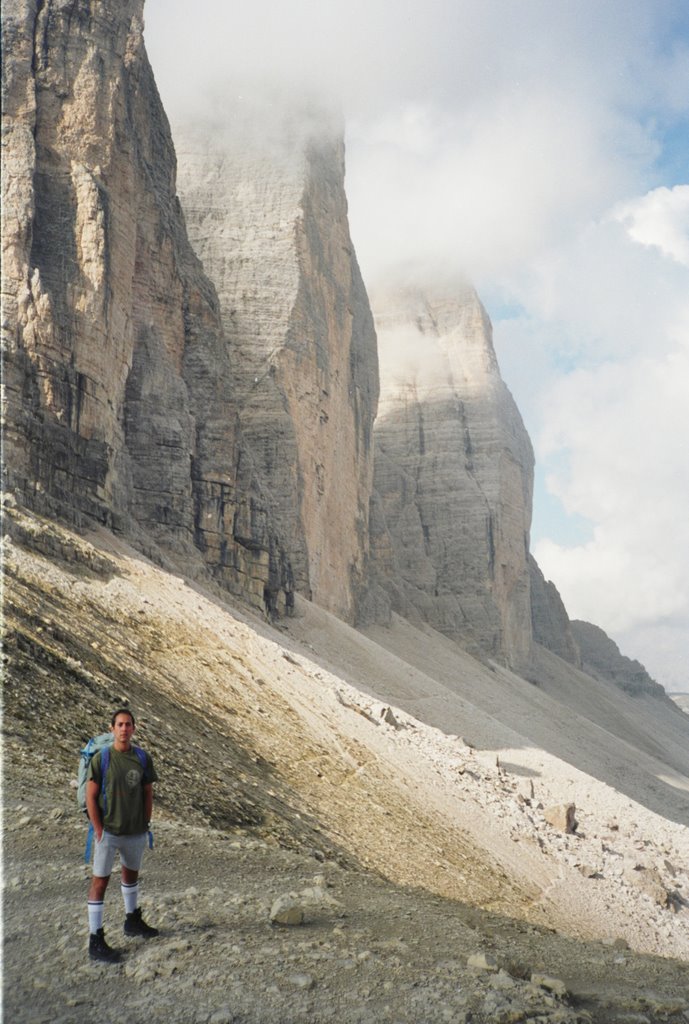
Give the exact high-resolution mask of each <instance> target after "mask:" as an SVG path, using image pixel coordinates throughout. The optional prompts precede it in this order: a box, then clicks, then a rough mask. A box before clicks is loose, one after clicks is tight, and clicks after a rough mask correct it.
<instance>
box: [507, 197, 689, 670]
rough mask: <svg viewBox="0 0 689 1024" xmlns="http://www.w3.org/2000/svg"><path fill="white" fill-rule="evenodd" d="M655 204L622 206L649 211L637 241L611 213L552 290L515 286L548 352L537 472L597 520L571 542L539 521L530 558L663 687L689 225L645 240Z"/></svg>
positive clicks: (682, 474)
mask: <svg viewBox="0 0 689 1024" xmlns="http://www.w3.org/2000/svg"><path fill="white" fill-rule="evenodd" d="M664 191H666V192H667V191H668V190H664ZM682 191H683V190H674V192H675V195H674V201H675V202H676V201H677V198H678V197H677V193H679V198H680V201H681V200H682ZM661 198H662V202H661V204H658V203H657V202H656V200H657V199H658V195H657V190H655V191H653V192H650V193H649V194H647V195H646V196H643V197H639V198H638V200H636V201H634V202H630V203H628V204H626V209H627V210H629V211H634V212H636V211H645V212H648V211H655V213H656V216H655V217H653V218H651V217H647V219H646V220H645V221H644V222H643V223H644V233H643V235H642V236H641V237H640V231H639V229H638V223H639V221H638V220H635V219H634V218H629V219H628V218H627V217H626V216H625V217H624V218H622V224H623V227H622V228H621V226H620V220H621V218H620V217H619V216H618V213H619V208H616V210H615V211H613V214H611V215H610V216H608V217H604V218H603V219H602V220H601V222H599V223H598V224H597V225H590V226H589V227H588V228H587V230H586V231H585V232H584V233H583V236H582V239H580V240H579V241H578V242H575V243H573V244H572V245H571V246H570V247H568V249H567V251H566V253H560V254H559V258H555V257H554V258H553V259H551V260H548V261H546V265H547V268H548V279H547V285H544V284H543V282H542V280H541V277H542V273H543V270H542V268H541V274H538V273H534V275H533V279H532V290H531V292H529V288H528V284H526V283H525V282H523V281H522V292H521V298H522V301H523V302H524V303H525V304H526V305H527V306H528V307H529V309H530V310H531V311H532V315H534V316H535V317H537V318H538V322H539V326H540V338H541V340H542V341H544V345H545V353H546V355H545V357H543V355H542V359H541V363H540V374H541V376H540V381H539V383H538V385H537V387H536V393H535V396H534V397H533V400H532V404H531V408H530V416H531V419H532V430H533V432H534V437H535V448H536V458H537V466H539V467H540V471H541V473H544V474H545V476H546V482H547V487H548V490H549V492H550V493H551V494H552V495H554V496H555V497H556V498H557V499H559V501H560V502H561V504H562V506H563V507H564V509H565V511H566V512H567V514H568V515H570V516H572V517H576V518H580V519H584V520H586V521H588V522H589V523H590V524H592V535H591V536H590V538H589V539H587V540H585V541H584V542H581V543H574V544H571V543H565V542H562V541H561V540H560V539H559V538H558V536H557V535H554V534H553V532H552V531H550V530H549V524H548V523H547V522H541V523H540V526H539V527H538V529H537V530H536V531H535V537H534V543H533V548H534V553H535V555H536V558H537V560H538V561H539V564H540V565H541V568H542V569H543V571H544V573H545V574H546V576H547V577H548V578H550V579H553V580H554V581H555V583H556V585H557V587H558V589H559V590H560V592H561V594H562V597H563V599H564V601H565V605H566V607H567V609H568V611H569V613H570V615H571V616H572V617H574V618H583V619H586V620H588V621H591V622H595V623H597V624H598V625H601V626H602V627H603V628H604V629H606V631H608V632H610V633H611V634H612V635H613V636H614V637H615V639H617V640H618V643H620V644H621V645H623V646H622V649H623V651H624V652H625V653H627V654H630V656H636V657H638V658H639V659H640V660H642V661H644V663H645V664H647V667H649V670H650V671H651V672H652V673H655V674H657V676H658V677H659V678H660V679H661V680H663V681H668V680H670V679H674V680H676V679H677V678H678V676H677V673H678V666H679V665H680V664H681V663H682V660H684V664H685V665H686V661H687V655H688V654H689V649H688V648H689V578H688V577H687V573H686V566H687V565H689V518H688V517H687V516H686V508H687V507H689V474H687V473H686V471H685V466H686V438H687V437H689V273H688V272H687V267H686V266H685V265H684V264H683V262H682V261H683V252H684V249H683V245H682V242H683V241H684V242H686V241H687V239H688V238H689V231H687V227H689V225H688V226H685V229H684V235H681V234H680V233H679V232H674V231H673V233H672V235H671V236H670V237H671V239H672V252H673V253H674V254H675V255H674V256H673V255H670V251H669V246H668V244H667V243H666V244H664V245H663V246H660V245H658V244H656V243H655V241H654V243H653V244H651V245H649V244H648V240H649V239H654V240H655V239H663V240H666V239H667V237H668V236H667V235H666V234H664V233H663V225H664V223H665V217H666V213H667V205H668V204H667V199H668V196H662V197H661ZM677 223H678V222H677V221H675V227H676V226H677ZM584 240H585V245H584V244H583V243H584ZM583 251H585V252H586V260H585V261H584V260H583V259H582V258H581V254H582V252H583ZM611 268H612V269H611ZM577 296H578V298H579V303H578V304H577V303H576V298H577ZM549 318H550V323H551V330H550V331H548V329H547V324H548V322H549ZM562 324H566V325H567V332H566V333H565V335H564V336H562V337H560V338H558V337H556V329H557V327H558V326H561V325H562ZM496 335H497V337H499V336H500V330H499V329H498V330H497V331H496ZM563 351H564V352H565V355H566V357H567V360H568V362H569V365H568V367H567V369H566V372H562V369H561V365H558V364H559V362H560V356H559V353H560V354H561V353H562V352H563ZM536 365H539V364H536ZM573 367H574V368H573ZM537 520H538V516H537V515H536V516H535V521H537ZM661 635H662V638H663V642H662V645H660V646H659V647H654V646H653V644H652V643H651V638H652V637H659V636H661Z"/></svg>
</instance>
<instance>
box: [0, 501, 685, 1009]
mask: <svg viewBox="0 0 689 1024" xmlns="http://www.w3.org/2000/svg"><path fill="white" fill-rule="evenodd" d="M11 518H12V522H11V523H10V526H11V533H12V540H9V539H8V543H7V547H6V558H5V579H6V582H5V594H4V606H5V619H6V623H5V624H6V637H5V670H6V682H5V696H4V718H3V733H4V737H3V739H4V772H3V776H4V777H3V782H4V785H3V803H4V821H3V825H4V836H5V839H4V872H3V878H4V886H5V889H4V906H3V909H4V921H3V929H4V1013H5V1017H4V1019H6V1020H7V1021H13V1022H17V1024H34V1022H36V1024H38V1022H46V1024H47V1022H51V1024H53V1022H55V1024H68V1022H73V1024H86V1022H91V1021H96V1020H97V1021H99V1022H100V1021H102V1022H104V1024H108V1022H111V1021H112V1022H114V1021H115V1020H118V1021H119V1020H121V1019H122V1018H123V1017H126V1019H127V1020H128V1021H130V1022H133V1024H139V1022H140V1024H144V1022H146V1021H149V1020H165V1021H170V1022H180V1024H197V1022H199V1024H200V1022H203V1024H206V1022H213V1024H223V1022H237V1024H239V1022H244V1024H289V1022H295V1024H297V1022H299V1024H321V1022H323V1024H325V1022H328V1021H337V1022H343V1024H349V1022H351V1024H354V1022H361V1024H369V1022H370V1024H373V1022H385V1021H390V1022H400V1024H401V1022H410V1024H411V1022H415V1024H426V1022H427V1024H435V1022H442V1021H450V1022H455V1021H456V1022H465V1024H466V1022H468V1021H473V1022H474V1024H482V1022H484V1024H487V1022H493V1021H495V1022H508V1021H514V1022H517V1021H527V1020H531V1021H542V1022H553V1024H554V1022H560V1024H573V1022H575V1021H580V1022H584V1021H592V1022H600V1024H623V1022H626V1024H644V1022H651V1024H660V1022H672V1024H686V1022H687V1021H689V968H688V963H689V912H688V908H687V905H686V897H687V893H688V892H689V842H688V841H687V829H686V825H685V824H683V823H682V822H681V820H679V819H680V817H681V815H682V813H683V807H684V805H683V803H682V797H681V793H682V791H681V789H678V786H679V785H680V783H679V781H678V776H677V773H676V772H675V774H674V775H673V772H672V771H671V770H670V769H668V770H667V778H668V779H670V780H671V781H672V782H673V785H672V787H670V788H671V792H672V793H677V794H678V798H677V799H676V800H675V801H674V802H673V800H672V799H670V798H669V797H668V798H667V799H668V801H669V802H668V807H669V812H668V816H667V817H665V816H663V815H662V814H659V813H658V810H657V807H658V806H659V802H660V799H661V797H663V794H664V793H665V791H664V790H659V791H658V792H657V793H655V795H654V794H650V795H654V801H655V803H654V807H655V808H656V809H654V810H650V809H649V807H648V806H647V805H646V804H647V803H649V802H653V801H646V802H645V803H644V802H643V801H641V802H634V801H632V800H630V799H629V798H628V797H627V796H624V797H622V796H620V794H619V792H618V791H617V790H616V789H614V788H613V787H612V786H611V785H609V784H607V783H603V782H601V781H600V780H599V779H596V778H594V777H592V776H591V775H588V774H585V773H582V772H581V771H578V770H577V769H576V768H574V767H573V766H572V765H571V764H563V763H562V762H560V761H559V760H558V759H557V758H555V757H554V756H553V755H552V754H549V753H548V752H547V751H545V750H543V749H540V750H536V749H532V748H530V747H528V746H526V745H524V744H522V745H521V746H520V745H519V744H518V743H517V742H516V738H515V735H514V734H513V733H510V732H509V730H507V731H505V729H504V728H503V727H502V726H500V724H499V722H498V721H497V719H495V718H490V720H488V719H486V721H485V722H484V718H485V713H484V712H481V713H480V714H479V712H478V711H476V710H475V709H474V711H473V712H472V710H471V708H470V707H469V706H468V705H467V706H464V705H463V717H464V720H465V721H466V723H467V726H468V727H470V728H471V732H472V738H473V740H476V739H477V737H478V738H481V739H482V742H481V743H480V744H478V745H476V744H475V743H469V742H468V741H467V740H461V739H460V738H459V737H458V736H457V735H454V734H452V733H450V732H448V731H443V730H439V729H437V728H434V727H431V726H428V725H426V724H425V723H424V722H422V721H421V720H420V719H416V718H414V717H413V716H411V715H410V714H408V712H406V711H405V710H404V709H402V708H400V707H399V706H393V705H390V704H387V705H386V704H384V703H381V701H380V700H379V699H378V698H376V697H375V696H371V694H367V693H365V692H363V691H362V690H361V689H360V688H357V686H356V685H354V681H355V677H356V676H357V674H358V673H359V672H363V671H364V668H365V667H366V666H368V660H367V659H368V658H370V657H373V654H374V653H375V645H372V644H369V646H367V647H365V649H363V648H362V649H360V650H359V653H358V654H355V653H354V652H353V651H352V650H350V646H351V645H352V644H355V643H356V644H359V642H360V640H359V639H358V635H355V634H354V633H353V631H348V632H347V631H343V632H341V633H340V632H332V630H336V631H337V630H339V627H336V626H332V625H328V626H327V629H328V630H330V631H331V632H330V635H329V640H328V643H326V639H327V638H326V637H325V634H324V630H325V629H326V626H325V624H324V623H323V621H320V620H319V624H318V628H316V625H315V624H314V623H313V622H310V620H308V617H302V619H301V620H300V622H299V623H295V624H294V625H293V626H290V627H289V628H288V629H287V630H285V628H284V624H283V628H280V629H278V630H276V629H275V628H273V627H269V626H267V625H261V624H260V623H257V622H254V621H252V620H250V619H249V618H247V617H246V615H244V613H242V612H241V611H239V610H237V609H234V610H233V609H231V608H230V607H229V606H227V605H226V604H225V603H224V602H223V601H222V600H221V599H220V598H219V597H218V596H216V595H214V594H213V593H212V592H209V591H207V590H206V591H203V590H201V589H200V588H199V587H197V586H196V585H195V584H193V582H192V581H188V580H187V581H184V580H181V579H179V578H177V577H174V576H171V575H170V574H169V573H164V572H162V571H160V570H159V569H156V568H154V567H153V566H151V565H150V563H146V562H145V561H144V560H142V559H141V558H140V557H139V556H136V555H135V554H134V553H133V552H131V551H128V550H127V549H124V548H122V549H120V550H118V549H117V545H116V544H115V543H114V542H108V544H109V545H110V546H109V547H108V545H106V544H105V543H104V542H99V543H95V542H93V540H92V541H91V542H87V541H85V540H84V539H82V538H77V537H75V536H74V535H72V534H68V533H67V532H66V531H62V530H60V529H59V528H58V527H55V526H54V525H51V524H46V523H44V522H42V521H39V520H36V519H34V518H26V517H21V516H19V515H18V514H16V515H15V513H13V512H11ZM307 627H308V628H307ZM333 643H334V644H335V648H336V649H337V650H338V651H339V652H340V656H341V657H342V658H344V657H345V654H346V655H347V664H346V666H344V663H343V669H342V671H341V674H340V675H336V674H334V673H333V671H332V669H333V665H332V656H331V653H332V650H330V653H328V655H327V657H326V655H325V654H324V653H321V654H319V647H320V648H321V651H324V650H325V648H326V647H328V644H333ZM376 657H379V656H378V655H377V654H376ZM357 659H358V662H357ZM345 669H346V670H345ZM366 671H367V672H369V671H372V669H371V666H368V667H367V668H366ZM471 671H472V672H475V673H477V678H478V673H480V671H481V670H480V668H478V667H475V668H472V669H471ZM375 674H376V682H377V684H378V686H383V685H384V683H385V667H384V662H383V660H379V661H378V662H377V668H376V669H375ZM393 675H394V677H395V678H396V679H398V678H399V666H398V665H396V666H395V667H394V673H393ZM491 678H495V679H497V680H498V682H500V678H499V674H496V673H494V672H493V673H492V674H491ZM409 679H410V683H409V685H410V686H411V685H412V683H413V686H414V688H415V689H414V692H415V693H417V694H418V692H419V691H418V686H419V681H418V679H413V680H412V677H411V675H410V677H409ZM486 679H488V677H486ZM503 683H504V681H503V682H501V685H503ZM496 685H497V684H496ZM509 685H510V686H514V685H516V684H515V683H514V682H513V681H509ZM486 686H488V682H486ZM434 692H435V699H436V700H437V699H438V694H439V693H440V687H439V686H438V688H437V689H436V690H435V691H434ZM507 699H508V698H507V691H506V690H505V692H504V696H503V703H504V701H506V700H507ZM123 700H128V701H129V702H131V704H132V706H133V707H135V708H136V710H137V712H138V714H139V718H138V725H139V741H140V742H141V743H142V745H144V746H146V747H147V748H148V749H150V750H151V751H152V752H153V754H154V756H155V758H156V763H157V766H158V770H159V774H160V776H161V781H160V783H159V785H158V786H157V793H158V796H157V805H156V814H155V819H156V821H155V834H156V848H155V850H154V851H153V852H152V853H150V854H147V862H146V864H145V870H144V874H143V906H144V909H145V913H146V916H147V918H149V919H150V921H151V922H152V923H154V924H156V925H157V926H159V927H160V929H161V935H160V937H159V938H157V939H155V940H151V941H150V942H148V943H144V942H141V941H136V940H126V939H125V938H124V936H123V935H122V931H121V922H122V917H123V914H122V907H121V898H120V896H119V892H118V884H117V882H118V879H117V877H116V876H114V877H113V881H112V884H111V890H110V891H109V893H108V899H107V904H106V919H105V927H106V935H107V937H108V938H109V940H110V941H111V943H112V944H117V945H119V946H120V947H121V948H122V949H123V950H124V951H125V956H124V959H123V962H122V964H121V965H118V966H111V965H108V966H100V965H94V964H92V963H90V962H89V960H88V957H87V936H86V931H87V927H86V887H87V878H88V869H87V868H86V867H85V865H84V864H83V860H82V855H83V842H84V838H85V828H84V824H83V821H82V820H80V817H79V814H78V812H77V811H76V808H75V800H74V788H73V784H74V778H75V774H76V751H78V749H79V746H80V745H81V744H82V743H83V741H84V740H85V739H86V738H87V737H88V736H89V735H91V734H92V733H93V732H96V731H99V730H100V728H102V726H103V724H104V723H105V721H106V720H107V717H108V714H109V711H110V710H111V708H112V707H113V706H115V705H118V704H120V703H121V702H122V701H123ZM449 707H450V705H449V704H448V705H447V709H449ZM515 707H516V705H515ZM535 707H536V705H534V708H535ZM447 709H446V713H447V714H448V715H449V711H448V710H447ZM534 713H535V712H534ZM472 714H473V717H472ZM482 723H483V725H482ZM482 730H483V731H482ZM491 730H492V734H491ZM491 735H492V740H491V742H488V740H489V738H490V737H491ZM510 737H511V741H512V742H511V743H508V742H507V740H508V739H509V738H510ZM638 760H639V761H640V762H641V761H643V755H642V754H641V753H639V754H638ZM630 770H631V769H630ZM639 785H641V783H639ZM567 793H575V794H576V797H577V816H578V817H579V819H580V825H579V827H578V830H577V832H576V833H573V834H567V833H564V832H562V831H561V830H559V829H557V828H556V827H554V826H552V825H549V824H548V822H547V820H546V814H547V811H548V806H549V804H550V803H551V801H556V800H559V799H560V798H561V797H562V795H563V794H567ZM639 795H640V796H641V795H642V794H639ZM280 897H289V899H288V902H290V903H291V905H292V913H293V915H295V916H296V919H297V920H299V919H301V918H302V916H303V921H302V923H300V924H294V925H281V924H279V923H271V910H272V909H273V908H274V906H275V903H276V901H278V900H279V899H280ZM661 954H662V955H661Z"/></svg>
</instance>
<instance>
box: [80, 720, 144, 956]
mask: <svg viewBox="0 0 689 1024" xmlns="http://www.w3.org/2000/svg"><path fill="white" fill-rule="evenodd" d="M134 729H135V723H134V715H133V714H132V713H131V711H130V710H129V708H120V709H119V710H117V711H116V712H115V713H114V715H113V716H112V719H111V722H110V731H111V732H112V733H113V735H114V737H115V739H114V743H113V744H112V746H111V747H110V748H109V753H108V755H107V767H106V771H105V785H103V771H102V764H103V753H104V752H103V751H102V750H101V751H98V752H97V753H96V754H94V756H93V757H92V758H91V762H90V764H89V767H88V772H87V776H86V779H87V781H86V810H87V812H88V816H89V818H90V820H91V824H92V825H93V830H94V833H95V837H96V843H95V847H96V851H95V854H94V857H93V877H92V879H91V886H90V888H89V894H88V915H89V932H90V935H89V956H90V957H91V959H92V960H104V961H106V962H109V963H116V962H117V961H118V960H119V959H120V954H119V953H118V952H117V950H114V949H112V948H111V947H110V946H109V945H108V944H107V942H106V941H105V934H104V929H103V904H104V900H105V890H106V889H107V887H108V882H109V881H110V875H111V873H112V868H113V864H114V861H115V852H116V851H119V854H120V862H121V865H122V883H121V887H122V898H123V899H124V909H125V914H126V917H125V922H124V933H125V935H135V936H136V935H138V936H141V937H142V938H145V939H150V938H153V936H155V935H157V934H158V930H157V928H151V927H150V925H148V924H146V922H145V921H144V920H143V918H142V917H141V910H140V908H139V905H138V904H139V870H140V868H141V861H142V858H143V855H144V848H145V846H146V835H147V833H148V829H149V824H150V821H151V812H152V810H153V783H154V782H156V781H157V775H156V772H155V768H154V767H153V761H152V760H151V757H150V755H149V754H144V752H143V751H141V750H138V751H137V749H136V748H135V747H134V746H133V745H132V736H133V734H134Z"/></svg>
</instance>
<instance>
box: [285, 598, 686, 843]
mask: <svg viewBox="0 0 689 1024" xmlns="http://www.w3.org/2000/svg"><path fill="white" fill-rule="evenodd" d="M298 609H299V618H297V619H296V620H291V621H290V623H289V626H288V629H289V632H290V635H291V636H293V637H294V638H295V639H297V640H299V641H300V642H302V643H306V645H307V647H308V649H309V650H310V651H311V652H312V653H311V655H310V656H311V657H316V659H317V660H318V659H322V660H323V664H325V665H327V666H328V667H329V668H331V669H332V670H333V671H338V672H339V673H340V674H341V675H343V678H346V679H347V680H348V681H349V682H350V683H351V684H352V685H354V686H357V687H359V688H360V689H362V690H364V691H365V692H367V693H369V694H371V695H372V696H374V697H376V699H379V700H382V701H389V702H391V703H393V704H395V705H396V706H398V707H400V708H402V709H403V710H405V711H407V712H408V713H409V714H412V715H414V716H415V717H416V718H418V719H420V720H421V721H423V722H426V723H427V724H429V725H432V726H435V727H436V728H438V729H441V730H443V731H444V732H446V733H454V734H458V735H460V736H463V737H465V738H466V739H468V740H469V741H470V742H471V743H472V744H473V745H474V746H476V747H479V748H483V749H488V750H495V751H499V750H501V749H508V750H512V749H517V748H520V747H538V748H542V749H543V750H546V751H548V752H549V753H550V754H552V755H553V756H555V757H557V758H559V759H561V760H563V761H566V762H567V763H569V764H571V765H573V766H574V767H575V768H577V769H579V770H580V771H582V772H585V773H586V774H588V775H591V776H592V777H593V778H595V779H598V780H600V781H601V782H604V783H606V784H607V785H609V786H611V787H613V788H614V789H616V790H618V791H619V792H621V793H624V794H626V795H627V796H629V797H630V798H632V799H634V800H636V801H638V802H639V803H641V804H643V805H644V806H646V807H648V808H649V809H650V810H652V811H654V812H656V813H657V814H661V815H662V816H664V817H666V818H668V819H669V820H671V821H676V822H678V823H680V824H683V825H686V824H687V823H689V719H688V718H687V717H686V716H683V715H682V714H681V713H678V712H675V711H674V709H672V708H671V707H670V706H669V705H668V704H666V702H664V701H657V700H654V699H653V698H652V697H649V696H647V695H642V696H640V697H632V696H630V695H628V694H626V693H624V692H622V691H621V690H619V689H618V688H617V687H615V686H614V685H613V684H612V683H606V682H601V681H599V680H594V679H592V678H591V677H590V676H587V675H585V674H584V673H583V672H580V671H578V670H576V669H575V668H573V667H572V666H570V665H567V664H566V662H563V661H562V660H561V659H560V658H557V657H556V656H555V655H553V654H550V652H548V651H545V650H544V649H542V648H539V649H537V650H536V652H535V655H534V656H535V658H536V659H537V661H536V664H537V668H538V671H539V675H540V678H541V680H542V682H541V683H540V684H534V683H530V682H528V681H527V680H525V679H523V678H522V677H521V676H517V675H515V674H514V673H513V672H510V671H509V670H507V669H505V668H503V667H501V666H498V665H495V664H492V663H491V664H489V665H484V664H482V663H481V662H478V661H476V660H475V659H474V658H472V657H471V656H470V655H468V654H467V653H466V652H465V651H462V650H461V649H460V648H458V647H457V646H456V645H455V644H454V643H453V642H452V641H451V640H449V639H448V638H447V637H444V636H442V635H441V634H438V633H436V632H434V631H432V630H431V629H417V628H415V627H414V626H411V625H410V624H409V623H408V622H405V621H404V620H402V619H399V618H397V617H395V618H394V619H393V623H392V625H391V626H390V627H382V626H374V627H370V628H368V629H367V630H365V631H364V632H363V633H359V632H357V631H356V630H350V629H347V628H346V627H342V624H341V623H339V622H338V623H337V626H336V627H334V626H333V625H332V624H331V623H330V622H329V617H328V615H327V613H326V612H323V611H322V610H321V609H318V608H315V607H313V606H310V605H307V604H306V603H305V602H300V603H299V604H298ZM381 650H383V651H385V656H384V657H383V656H381Z"/></svg>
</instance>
